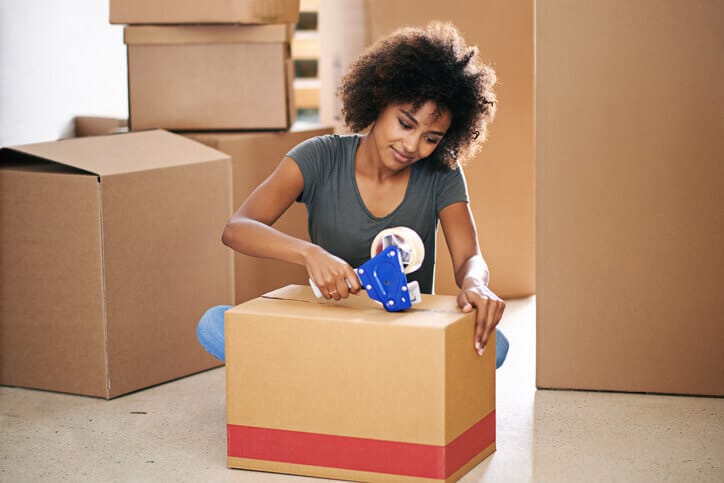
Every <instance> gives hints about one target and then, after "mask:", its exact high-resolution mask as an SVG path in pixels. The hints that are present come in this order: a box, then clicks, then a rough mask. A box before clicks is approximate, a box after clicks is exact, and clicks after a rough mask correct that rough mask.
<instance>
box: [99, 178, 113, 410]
mask: <svg viewBox="0 0 724 483" xmlns="http://www.w3.org/2000/svg"><path fill="white" fill-rule="evenodd" d="M98 224H99V227H98V228H99V231H100V236H99V241H100V252H101V312H102V316H103V355H104V360H103V364H104V367H105V373H106V399H108V398H110V397H111V364H110V348H109V345H110V344H109V341H110V338H109V328H108V301H107V298H106V256H105V232H104V228H103V186H102V184H101V177H100V176H98Z"/></svg>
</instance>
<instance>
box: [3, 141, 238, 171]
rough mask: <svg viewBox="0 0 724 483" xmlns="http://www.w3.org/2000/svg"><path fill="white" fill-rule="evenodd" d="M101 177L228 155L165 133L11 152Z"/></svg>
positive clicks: (26, 147) (59, 143)
mask: <svg viewBox="0 0 724 483" xmlns="http://www.w3.org/2000/svg"><path fill="white" fill-rule="evenodd" d="M8 149H10V150H13V151H16V152H19V153H24V154H29V155H31V156H35V157H37V158H42V159H45V160H48V161H52V162H55V163H59V164H63V165H66V166H71V167H74V168H77V169H80V170H83V171H87V172H89V173H93V174H97V175H99V176H112V175H115V174H122V173H132V172H138V171H150V170H154V169H162V168H168V167H171V166H181V165H187V164H195V163H202V162H208V161H218V160H223V159H228V157H229V156H228V155H226V154H224V153H222V152H220V151H217V150H215V149H212V148H209V147H208V146H204V145H203V144H201V143H197V142H195V141H193V140H191V139H188V138H185V137H183V136H179V135H177V134H173V133H170V132H168V131H163V130H153V131H141V132H133V133H128V134H114V135H109V136H94V137H86V138H73V139H65V140H62V141H53V142H47V143H37V144H25V145H20V146H13V147H10V148H8Z"/></svg>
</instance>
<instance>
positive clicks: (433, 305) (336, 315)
mask: <svg viewBox="0 0 724 483" xmlns="http://www.w3.org/2000/svg"><path fill="white" fill-rule="evenodd" d="M280 301H282V303H279V302H280ZM349 308H354V309H356V310H355V311H354V312H350V311H348V310H346V309H349ZM230 310H232V311H242V312H244V313H247V314H263V315H270V314H275V313H279V314H294V317H297V318H312V319H315V320H339V319H340V310H345V311H346V314H345V321H347V322H352V323H354V322H360V323H375V324H393V325H398V326H415V327H420V328H432V329H443V330H444V329H445V328H446V327H448V326H449V325H451V324H453V323H455V322H458V321H459V320H460V318H461V316H462V315H463V314H462V312H461V311H460V309H459V308H458V306H457V304H456V302H455V297H451V296H449V295H448V296H443V295H428V294H424V295H423V296H422V300H421V301H420V303H419V304H416V305H414V306H413V307H412V308H411V309H409V310H406V311H402V312H394V313H391V312H387V311H385V310H384V308H383V307H382V305H381V304H379V303H378V302H375V301H374V300H372V299H370V298H369V297H368V296H367V295H366V294H365V293H364V292H360V294H359V295H358V296H355V295H352V296H350V297H349V298H347V299H342V300H340V301H335V300H325V299H317V298H316V297H315V296H314V293H313V292H312V289H311V287H309V286H307V285H288V286H286V287H283V288H280V289H277V290H273V291H271V292H268V293H266V294H264V295H262V296H261V297H259V298H257V299H254V300H250V301H248V302H245V303H243V304H241V305H238V306H237V307H234V308H232V309H230Z"/></svg>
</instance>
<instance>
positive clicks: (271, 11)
mask: <svg viewBox="0 0 724 483" xmlns="http://www.w3.org/2000/svg"><path fill="white" fill-rule="evenodd" d="M298 21H299V0H206V1H204V2H199V1H198V0H153V1H148V0H110V22H111V23H112V24H184V23H191V24H198V23H201V24H203V23H210V24H219V23H243V24H269V23H297V22H298Z"/></svg>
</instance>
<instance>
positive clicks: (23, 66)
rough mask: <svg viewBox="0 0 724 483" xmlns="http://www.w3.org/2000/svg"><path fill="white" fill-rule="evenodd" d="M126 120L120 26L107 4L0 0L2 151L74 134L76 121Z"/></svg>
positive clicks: (103, 1)
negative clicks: (92, 118) (110, 15)
mask: <svg viewBox="0 0 724 483" xmlns="http://www.w3.org/2000/svg"><path fill="white" fill-rule="evenodd" d="M76 115H99V116H109V117H122V118H126V117H128V88H127V85H126V50H125V45H124V44H123V27H122V26H120V25H110V24H109V23H108V1H107V0H68V1H58V0H1V1H0V146H11V145H15V144H25V143H33V142H40V141H51V140H55V139H58V138H61V137H67V136H69V135H71V134H72V133H73V117H74V116H76Z"/></svg>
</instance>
